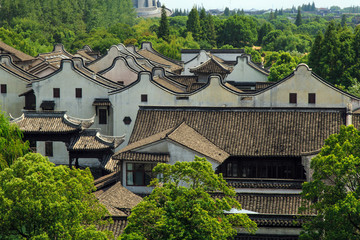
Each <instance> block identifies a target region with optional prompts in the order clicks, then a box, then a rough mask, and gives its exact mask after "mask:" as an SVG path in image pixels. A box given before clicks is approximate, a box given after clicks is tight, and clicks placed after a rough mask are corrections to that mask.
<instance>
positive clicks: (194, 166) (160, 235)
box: [121, 157, 256, 240]
mask: <svg viewBox="0 0 360 240" xmlns="http://www.w3.org/2000/svg"><path fill="white" fill-rule="evenodd" d="M154 171H155V172H156V173H158V174H160V176H161V180H158V179H155V180H153V181H152V182H151V185H152V186H155V189H154V190H153V191H152V193H151V195H150V196H148V197H145V198H144V200H143V201H142V202H141V203H140V204H138V205H137V206H136V207H135V208H134V209H133V210H132V213H131V215H130V217H129V218H128V225H127V227H126V228H125V230H124V233H123V234H122V236H121V239H149V240H151V239H157V240H162V239H163V240H165V239H199V240H201V239H204V240H205V239H224V240H225V239H229V237H232V236H234V235H235V234H236V230H235V229H234V228H233V226H238V227H243V228H245V229H246V230H248V231H250V232H254V231H255V230H256V224H255V223H254V222H253V221H251V220H250V219H249V217H248V216H247V215H246V214H225V213H224V211H229V210H230V209H232V208H236V209H239V210H240V209H241V206H240V204H239V203H238V202H237V201H236V200H235V199H234V198H233V196H234V195H235V191H234V190H233V189H232V188H230V187H228V185H227V183H226V182H225V180H224V179H223V178H222V176H221V175H217V174H215V173H214V171H213V169H212V166H211V164H210V163H209V162H208V161H207V160H206V159H205V158H198V157H196V158H195V160H194V161H191V162H177V163H175V164H174V165H169V164H158V165H157V166H156V167H155V168H154ZM214 192H216V193H219V192H221V193H223V197H222V198H213V197H212V196H211V193H214Z"/></svg>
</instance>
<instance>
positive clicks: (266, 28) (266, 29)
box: [256, 22, 273, 46]
mask: <svg viewBox="0 0 360 240" xmlns="http://www.w3.org/2000/svg"><path fill="white" fill-rule="evenodd" d="M272 30H273V27H272V25H271V24H270V23H268V22H265V23H263V25H261V27H260V28H259V31H258V39H257V41H256V44H257V45H258V46H260V45H261V44H262V41H263V38H264V37H265V36H266V35H268V33H270V32H271V31H272Z"/></svg>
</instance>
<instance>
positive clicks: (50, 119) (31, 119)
mask: <svg viewBox="0 0 360 240" xmlns="http://www.w3.org/2000/svg"><path fill="white" fill-rule="evenodd" d="M11 122H12V123H15V124H17V125H18V126H19V127H20V129H21V130H22V131H24V132H25V133H69V132H75V131H80V130H83V129H86V128H89V127H90V126H91V125H92V124H93V123H94V118H91V119H77V118H72V117H70V116H68V115H66V113H65V112H64V111H60V112H35V111H25V112H24V114H23V115H22V116H21V117H19V118H16V119H13V120H12V121H11Z"/></svg>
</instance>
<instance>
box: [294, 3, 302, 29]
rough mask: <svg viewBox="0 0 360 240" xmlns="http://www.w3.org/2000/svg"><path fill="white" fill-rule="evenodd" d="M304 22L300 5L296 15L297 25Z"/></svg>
mask: <svg viewBox="0 0 360 240" xmlns="http://www.w3.org/2000/svg"><path fill="white" fill-rule="evenodd" d="M301 24H302V18H301V9H300V7H298V13H297V15H296V20H295V25H296V26H300V25H301Z"/></svg>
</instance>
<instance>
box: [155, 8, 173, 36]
mask: <svg viewBox="0 0 360 240" xmlns="http://www.w3.org/2000/svg"><path fill="white" fill-rule="evenodd" d="M157 34H158V37H159V38H162V39H164V40H166V41H167V40H168V39H169V34H170V30H169V21H168V19H167V15H166V10H165V6H164V5H163V6H162V8H161V19H160V26H159V29H158V32H157Z"/></svg>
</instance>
